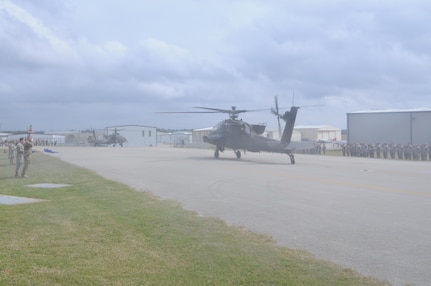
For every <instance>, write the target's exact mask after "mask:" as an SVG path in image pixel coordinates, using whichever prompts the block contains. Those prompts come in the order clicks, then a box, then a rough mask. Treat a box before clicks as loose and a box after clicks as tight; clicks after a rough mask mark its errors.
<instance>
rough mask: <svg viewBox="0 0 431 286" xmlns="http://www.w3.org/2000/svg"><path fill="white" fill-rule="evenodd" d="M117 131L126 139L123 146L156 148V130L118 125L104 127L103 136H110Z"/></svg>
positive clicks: (138, 126) (148, 127)
mask: <svg viewBox="0 0 431 286" xmlns="http://www.w3.org/2000/svg"><path fill="white" fill-rule="evenodd" d="M115 131H117V132H118V133H119V134H120V135H121V136H123V137H125V138H126V139H127V143H125V144H124V146H129V147H150V146H157V128H156V127H154V126H145V125H119V126H108V127H105V134H106V135H110V134H112V133H114V132H115Z"/></svg>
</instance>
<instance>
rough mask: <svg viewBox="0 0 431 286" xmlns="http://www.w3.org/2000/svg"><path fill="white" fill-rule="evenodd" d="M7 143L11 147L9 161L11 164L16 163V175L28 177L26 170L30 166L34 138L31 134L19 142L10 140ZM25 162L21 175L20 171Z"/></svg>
mask: <svg viewBox="0 0 431 286" xmlns="http://www.w3.org/2000/svg"><path fill="white" fill-rule="evenodd" d="M7 144H8V147H9V154H8V157H9V162H10V164H11V165H15V177H23V178H27V175H26V172H27V169H28V166H29V165H30V157H31V154H32V148H33V138H32V137H30V136H29V137H28V138H23V137H22V138H20V139H19V141H18V142H17V143H15V142H9V143H7ZM15 158H16V163H15ZM23 163H24V166H23V168H22V171H21V175H19V171H20V168H21V166H22V164H23Z"/></svg>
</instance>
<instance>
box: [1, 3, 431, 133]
mask: <svg viewBox="0 0 431 286" xmlns="http://www.w3.org/2000/svg"><path fill="white" fill-rule="evenodd" d="M429 15H431V2H430V1H426V0H424V1H416V0H410V1H387V0H380V1H367V0H358V1H355V0H351V1H336V0H326V1H317V0H309V1H307V0H305V1H289V0H285V1H281V0H280V1H276V0H266V1H263V0H262V1H254V0H244V1H242V0H233V1H232V0H208V1H204V0H201V1H199V0H181V1H174V0H158V1H137V0H136V1H133V0H129V1H119V0H117V1H114V0H91V1H87V0H59V1H51V0H38V1H33V0H0V124H1V129H2V130H25V129H26V128H27V126H29V125H30V124H32V125H33V128H34V129H35V130H71V129H73V130H82V129H88V128H103V127H105V126H114V125H128V124H140V125H150V126H156V127H161V128H203V127H208V126H212V125H214V124H215V123H217V122H218V121H220V120H222V119H224V118H225V117H226V116H225V115H223V114H203V115H199V114H156V113H155V112H158V111H189V110H193V107H196V106H204V107H215V108H226V109H228V108H230V107H231V106H237V107H238V108H241V109H262V108H271V107H272V106H273V105H274V96H275V95H277V96H278V99H279V104H280V106H286V107H288V106H290V105H291V104H292V95H293V94H294V95H295V97H294V99H295V102H294V103H295V105H299V106H309V105H321V106H319V107H308V108H302V109H301V110H300V113H299V114H298V118H297V124H299V125H317V124H319V125H321V124H329V125H334V126H337V127H341V128H345V127H346V113H348V112H354V111H358V110H364V109H384V108H419V107H430V106H431V29H429ZM242 118H243V119H244V120H247V121H250V122H252V123H260V122H266V123H267V124H268V128H270V129H276V126H277V122H276V118H275V117H274V116H272V115H271V113H270V112H269V111H267V112H265V111H264V112H254V113H246V114H243V115H242Z"/></svg>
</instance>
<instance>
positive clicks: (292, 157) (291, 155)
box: [287, 153, 295, 164]
mask: <svg viewBox="0 0 431 286" xmlns="http://www.w3.org/2000/svg"><path fill="white" fill-rule="evenodd" d="M287 155H289V158H290V163H292V164H295V156H294V155H293V154H292V153H289V154H287Z"/></svg>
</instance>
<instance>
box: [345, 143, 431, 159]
mask: <svg viewBox="0 0 431 286" xmlns="http://www.w3.org/2000/svg"><path fill="white" fill-rule="evenodd" d="M341 148H342V152H343V156H354V157H369V158H384V159H399V160H416V161H419V160H422V161H427V160H431V144H387V143H384V144H380V143H377V144H359V143H353V144H343V145H342V146H341Z"/></svg>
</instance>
